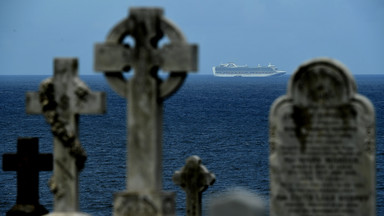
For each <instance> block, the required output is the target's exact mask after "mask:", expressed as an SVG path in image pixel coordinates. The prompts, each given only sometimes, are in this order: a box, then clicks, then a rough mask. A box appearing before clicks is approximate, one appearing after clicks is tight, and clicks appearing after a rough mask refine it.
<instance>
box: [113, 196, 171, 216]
mask: <svg viewBox="0 0 384 216" xmlns="http://www.w3.org/2000/svg"><path fill="white" fill-rule="evenodd" d="M131 215H132V216H175V215H176V214H175V193H173V192H160V193H155V192H153V193H147V194H145V193H138V192H129V191H122V192H119V193H116V194H115V196H114V206H113V216H131Z"/></svg>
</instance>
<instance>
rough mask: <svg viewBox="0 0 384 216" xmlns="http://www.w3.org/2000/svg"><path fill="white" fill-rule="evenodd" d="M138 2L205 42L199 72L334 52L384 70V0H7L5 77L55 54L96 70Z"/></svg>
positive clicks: (0, 52) (357, 70)
mask: <svg viewBox="0 0 384 216" xmlns="http://www.w3.org/2000/svg"><path fill="white" fill-rule="evenodd" d="M134 6H136V7H137V6H160V7H163V8H164V10H165V16H166V17H167V18H168V19H170V20H172V21H173V22H174V23H176V24H177V25H178V26H179V28H180V29H181V30H182V32H183V33H184V34H185V35H186V37H187V39H188V41H189V42H190V43H197V44H198V45H199V73H211V68H212V66H215V65H218V64H220V63H225V62H229V61H231V62H235V63H237V64H248V65H249V66H256V65H257V64H262V65H265V64H268V63H270V62H271V63H273V64H275V65H277V66H278V67H279V69H282V70H286V71H287V72H288V73H292V72H293V71H294V70H295V69H296V68H297V66H298V65H300V64H301V63H303V62H305V61H307V60H309V59H311V58H314V57H322V56H327V57H332V58H335V59H338V60H340V61H341V62H343V63H344V64H345V65H346V66H347V67H348V68H349V69H350V71H351V72H352V73H354V74H384V1H383V0H236V1H223V0H194V1H192V0H189V1H181V0H179V1H175V0H161V1H160V0H157V1H146V0H141V1H129V0H33V1H32V0H1V1H0V75H4V74H45V75H51V74H52V72H53V71H52V62H53V58H54V57H72V56H73V57H78V58H79V60H80V69H79V73H80V74H83V75H85V74H95V72H94V70H93V45H94V43H96V42H103V41H104V40H105V37H106V35H107V34H108V32H109V31H110V29H111V28H112V27H113V26H114V25H115V24H116V23H117V22H119V21H120V20H121V19H123V18H125V17H126V16H127V14H128V8H129V7H134Z"/></svg>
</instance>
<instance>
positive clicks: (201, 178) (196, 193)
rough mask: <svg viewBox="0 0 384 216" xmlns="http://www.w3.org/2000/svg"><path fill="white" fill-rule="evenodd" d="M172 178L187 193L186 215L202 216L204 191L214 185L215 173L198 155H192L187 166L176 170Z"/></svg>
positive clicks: (187, 161)
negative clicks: (211, 171)
mask: <svg viewBox="0 0 384 216" xmlns="http://www.w3.org/2000/svg"><path fill="white" fill-rule="evenodd" d="M172 179H173V182H174V183H175V184H177V185H179V186H180V187H181V188H182V189H183V190H184V191H185V193H186V194H187V198H186V204H187V206H186V210H187V212H186V215H187V216H201V209H202V205H201V199H202V193H203V192H204V191H205V190H206V189H207V188H208V186H210V185H213V183H214V182H215V180H216V177H215V175H214V174H213V173H210V172H209V171H208V169H207V168H206V167H205V166H204V165H203V164H202V163H201V159H200V158H199V157H198V156H191V157H189V158H188V159H187V160H186V163H185V166H184V167H182V168H181V169H180V170H179V171H176V172H175V174H174V175H173V178H172Z"/></svg>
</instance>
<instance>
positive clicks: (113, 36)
mask: <svg viewBox="0 0 384 216" xmlns="http://www.w3.org/2000/svg"><path fill="white" fill-rule="evenodd" d="M162 14H163V10H162V9H160V8H134V9H131V10H130V16H128V17H127V18H125V19H123V20H122V21H120V22H119V23H118V24H117V25H116V26H114V28H113V29H112V30H111V31H110V33H109V35H108V36H107V39H106V44H115V45H117V44H119V45H124V44H123V43H124V39H125V38H127V37H129V36H133V38H134V40H135V43H136V45H135V46H138V44H139V46H140V45H145V46H147V45H148V44H150V45H152V46H153V48H156V46H157V43H158V41H159V39H160V38H161V37H162V36H163V35H164V36H166V37H168V39H169V41H170V44H171V45H172V44H177V45H178V44H183V45H185V44H186V43H187V41H186V38H185V37H184V35H183V34H182V32H181V31H180V30H179V28H178V27H177V26H176V25H174V24H173V23H172V22H171V21H170V20H168V19H166V18H165V17H164V16H162ZM146 15H149V17H150V18H148V19H143V17H144V16H146ZM138 20H139V21H138ZM140 21H141V22H143V23H145V25H149V26H150V25H152V26H154V27H155V28H156V29H155V30H153V29H149V28H147V29H144V30H143V29H140V28H139V29H138V28H137V26H136V24H137V23H138V22H140ZM138 31H141V33H139V34H142V33H143V31H145V33H149V34H151V33H152V34H153V31H160V33H159V32H155V35H153V37H152V38H150V39H151V40H150V41H149V40H147V41H146V42H150V43H145V41H144V42H143V40H145V39H143V38H140V37H139V38H135V36H134V35H135V34H136V33H137V32H138ZM146 31H148V32H146ZM158 33H159V34H160V36H159V34H158ZM156 34H157V35H156ZM125 46H126V45H125ZM126 48H127V49H133V50H134V49H135V48H136V47H133V48H132V47H129V46H126ZM153 50H156V51H158V50H159V49H153ZM133 55H138V54H137V53H134V54H133ZM155 56H156V54H155ZM151 57H152V56H151V55H150V57H149V58H151ZM151 59H152V58H151ZM153 59H154V62H152V64H153V66H156V67H160V66H159V62H158V59H156V58H153ZM153 59H152V60H153ZM129 70H130V65H127V66H124V68H122V71H119V72H117V71H104V74H105V77H106V79H107V81H108V83H109V84H110V85H111V87H112V88H113V89H114V90H115V91H116V92H117V93H118V94H120V95H122V96H124V97H127V89H128V88H127V87H126V86H127V85H129V80H127V79H125V77H124V76H123V74H122V72H123V71H129ZM186 77H187V71H170V74H169V77H168V78H167V79H166V80H163V81H162V82H161V83H160V86H159V89H160V93H159V97H160V98H161V99H165V98H166V97H168V96H170V95H171V94H173V93H174V92H176V91H177V90H178V89H179V88H180V86H181V85H182V84H183V82H184V80H185V78H186Z"/></svg>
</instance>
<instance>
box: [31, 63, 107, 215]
mask: <svg viewBox="0 0 384 216" xmlns="http://www.w3.org/2000/svg"><path fill="white" fill-rule="evenodd" d="M77 68H78V61H77V59H76V58H56V59H55V60H54V76H53V78H48V79H47V80H44V81H43V82H42V83H41V85H40V90H39V92H28V93H27V103H26V105H27V113H29V114H44V116H45V118H46V120H47V122H48V123H49V124H50V125H51V131H52V133H53V135H54V170H53V178H52V181H51V185H50V186H51V190H52V191H53V193H54V195H55V202H54V210H55V212H70V211H77V210H78V208H79V207H78V175H79V174H78V173H79V171H80V170H81V169H82V168H83V166H84V163H85V159H86V154H85V151H84V150H83V148H82V147H81V145H80V142H79V139H78V121H79V114H99V113H100V114H101V113H104V112H105V94H104V93H102V92H91V91H90V90H89V88H88V87H87V86H86V85H85V83H83V82H82V81H81V80H80V79H79V78H78V76H77V74H78V72H77Z"/></svg>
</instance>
